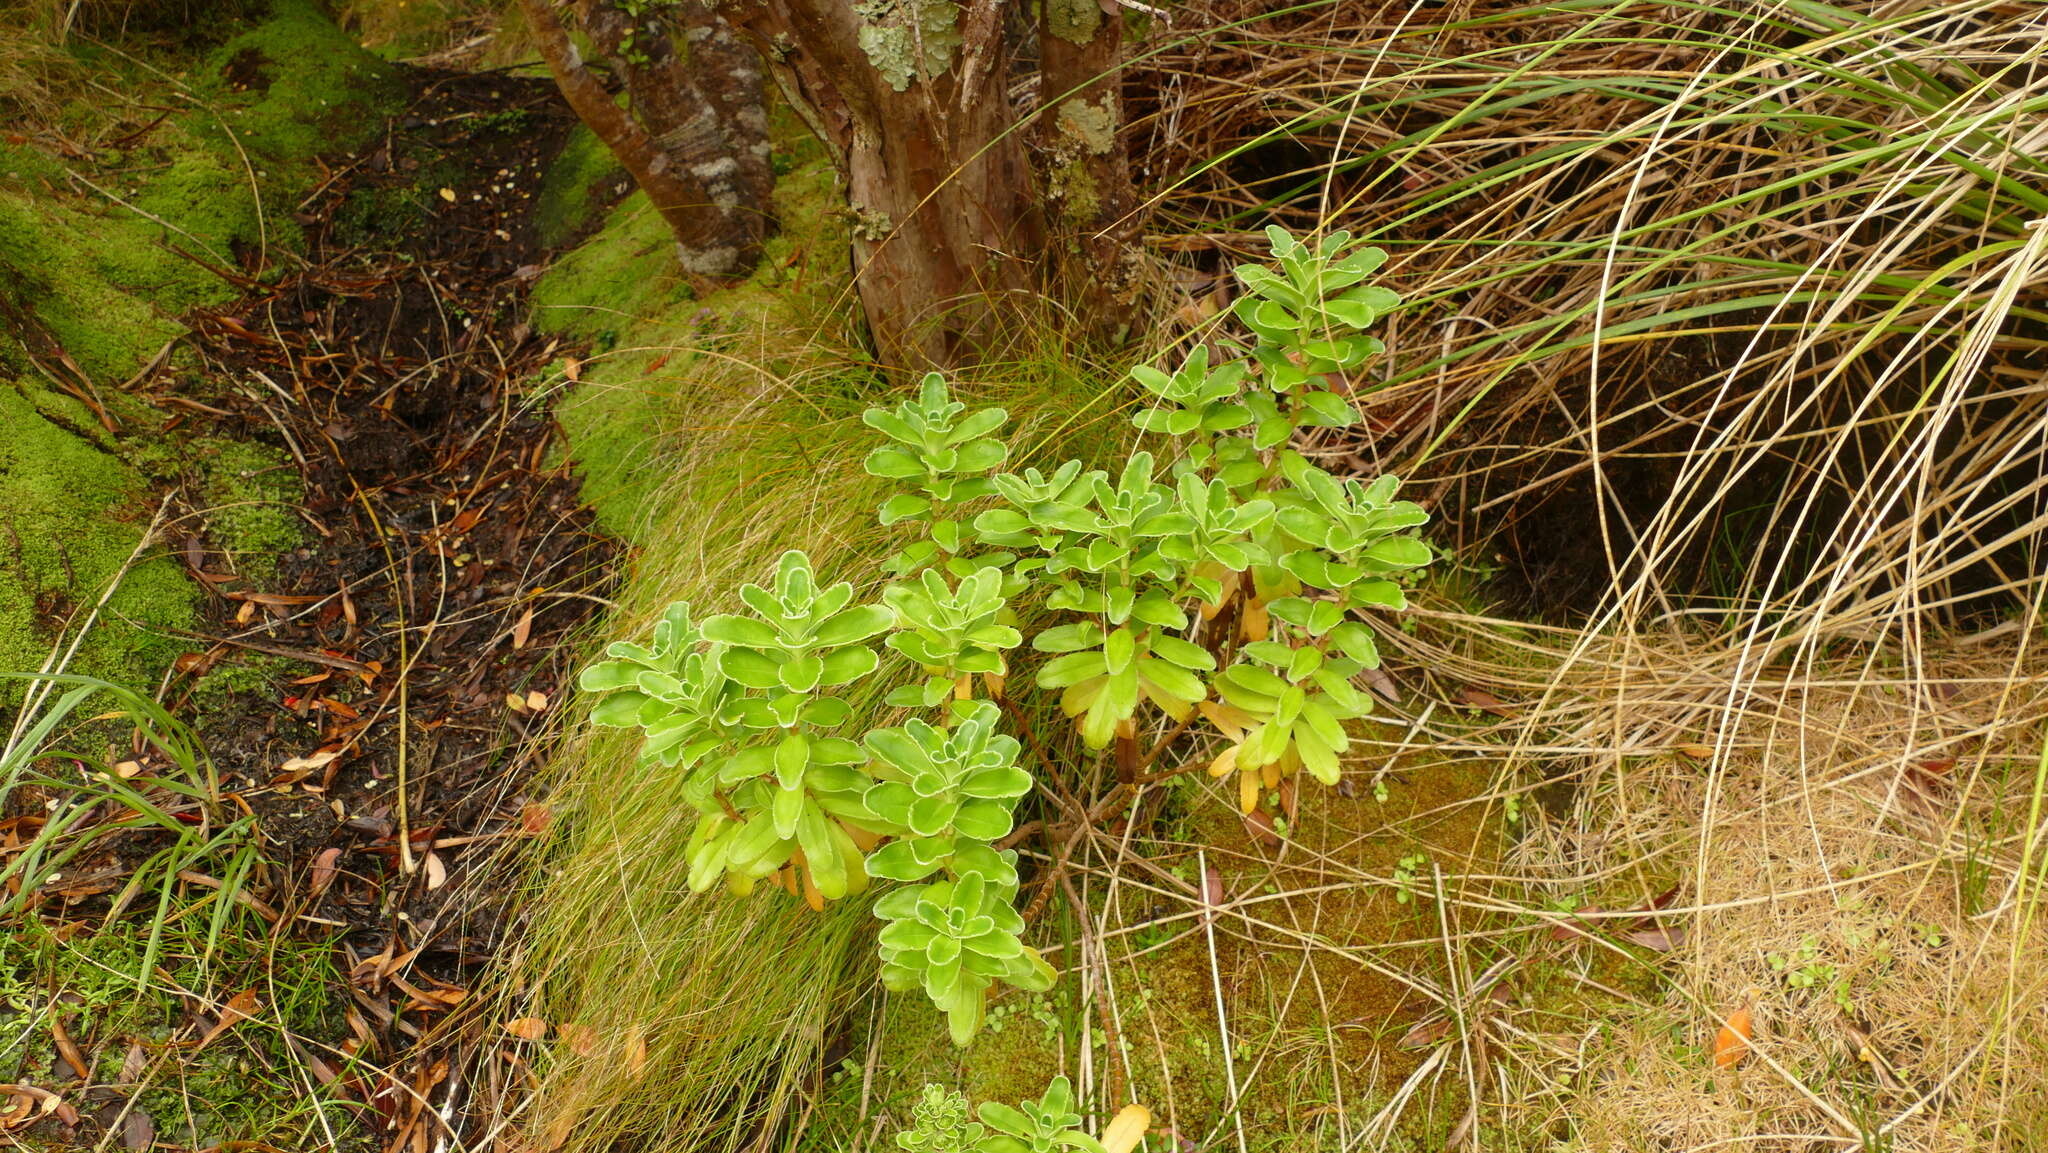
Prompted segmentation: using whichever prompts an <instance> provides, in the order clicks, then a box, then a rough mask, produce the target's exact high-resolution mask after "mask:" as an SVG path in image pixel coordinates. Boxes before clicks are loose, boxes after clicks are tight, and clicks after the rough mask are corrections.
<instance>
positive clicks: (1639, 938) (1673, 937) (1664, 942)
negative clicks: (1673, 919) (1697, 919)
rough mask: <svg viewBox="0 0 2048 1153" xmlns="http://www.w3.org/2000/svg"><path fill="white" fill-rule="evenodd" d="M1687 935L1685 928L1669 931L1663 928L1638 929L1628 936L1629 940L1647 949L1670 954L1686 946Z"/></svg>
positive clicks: (1680, 927) (1669, 929) (1670, 929)
mask: <svg viewBox="0 0 2048 1153" xmlns="http://www.w3.org/2000/svg"><path fill="white" fill-rule="evenodd" d="M1685 934H1686V930H1685V928H1684V926H1679V927H1677V928H1668V929H1667V928H1663V927H1659V928H1655V929H1638V930H1636V931H1635V932H1633V933H1630V934H1628V940H1630V941H1632V942H1634V943H1635V944H1638V945H1642V946H1644V947H1645V948H1650V949H1655V950H1656V951H1658V952H1659V953H1669V952H1670V951H1671V950H1673V949H1676V948H1677V947H1679V946H1680V945H1683V944H1685Z"/></svg>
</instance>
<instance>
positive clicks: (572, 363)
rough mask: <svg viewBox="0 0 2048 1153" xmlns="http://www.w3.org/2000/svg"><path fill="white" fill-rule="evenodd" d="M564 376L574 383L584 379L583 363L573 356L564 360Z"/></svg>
mask: <svg viewBox="0 0 2048 1153" xmlns="http://www.w3.org/2000/svg"><path fill="white" fill-rule="evenodd" d="M562 375H563V376H566V377H568V378H569V379H570V380H572V381H577V380H582V379H583V362H582V361H580V360H578V359H576V358H575V357H573V356H565V357H563V358H562Z"/></svg>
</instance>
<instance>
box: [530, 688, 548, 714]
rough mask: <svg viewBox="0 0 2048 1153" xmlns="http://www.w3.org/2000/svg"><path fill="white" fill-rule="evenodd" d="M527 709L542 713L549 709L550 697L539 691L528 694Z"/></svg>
mask: <svg viewBox="0 0 2048 1153" xmlns="http://www.w3.org/2000/svg"><path fill="white" fill-rule="evenodd" d="M526 707H527V708H528V709H531V710H532V711H534V712H536V713H537V712H540V711H541V710H542V709H545V708H547V707H548V695H547V694H546V693H544V692H541V691H539V690H538V689H536V690H535V691H533V692H530V693H528V694H526Z"/></svg>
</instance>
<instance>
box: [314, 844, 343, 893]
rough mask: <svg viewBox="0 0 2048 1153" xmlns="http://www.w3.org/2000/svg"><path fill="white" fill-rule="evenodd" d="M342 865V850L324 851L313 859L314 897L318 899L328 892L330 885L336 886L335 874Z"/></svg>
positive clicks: (331, 849)
mask: <svg viewBox="0 0 2048 1153" xmlns="http://www.w3.org/2000/svg"><path fill="white" fill-rule="evenodd" d="M340 863H341V850H340V849H333V848H329V849H322V850H320V852H319V854H318V855H316V856H315V857H314V858H313V877H312V882H311V885H312V891H313V895H314V896H316V897H317V896H319V895H320V894H322V893H324V892H326V891H327V887H328V886H329V885H332V884H334V874H335V872H336V867H337V866H338V865H339V864H340Z"/></svg>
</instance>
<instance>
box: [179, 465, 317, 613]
mask: <svg viewBox="0 0 2048 1153" xmlns="http://www.w3.org/2000/svg"><path fill="white" fill-rule="evenodd" d="M184 451H185V452H186V453H187V454H188V455H189V457H190V459H191V460H192V462H193V464H194V465H195V466H197V468H198V470H199V472H200V475H201V476H202V477H203V478H204V480H203V483H202V485H201V487H200V492H201V494H202V496H203V498H204V500H205V502H206V531H207V535H208V536H210V537H211V538H212V539H213V543H214V546H215V547H216V548H219V549H220V550H221V551H223V552H225V553H227V554H228V558H229V561H230V562H231V563H232V564H233V565H234V567H235V571H236V572H237V573H240V574H241V575H242V576H243V577H245V578H247V579H248V580H251V581H253V582H255V583H257V584H259V585H260V584H267V583H269V582H270V581H271V580H272V579H273V578H274V577H275V576H276V575H277V562H278V558H279V557H281V556H283V555H284V554H285V553H288V552H290V551H291V550H293V549H295V548H297V547H299V545H300V544H302V543H304V541H305V533H304V531H303V530H302V529H301V528H300V523H299V518H298V515H297V513H295V512H294V511H293V510H294V509H295V508H296V507H297V506H298V505H299V504H300V503H301V502H302V501H304V500H305V495H306V494H305V488H304V486H303V485H301V484H300V481H299V473H298V470H297V469H296V468H295V467H294V466H293V464H292V460H291V458H290V457H288V456H286V455H285V454H284V453H283V452H281V451H279V450H277V449H274V448H271V447H269V446H267V445H261V444H256V443H254V442H252V441H246V440H225V439H220V438H217V437H209V438H206V439H203V440H200V441H198V442H196V443H194V444H192V445H189V446H187V447H186V449H185V450H184Z"/></svg>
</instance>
